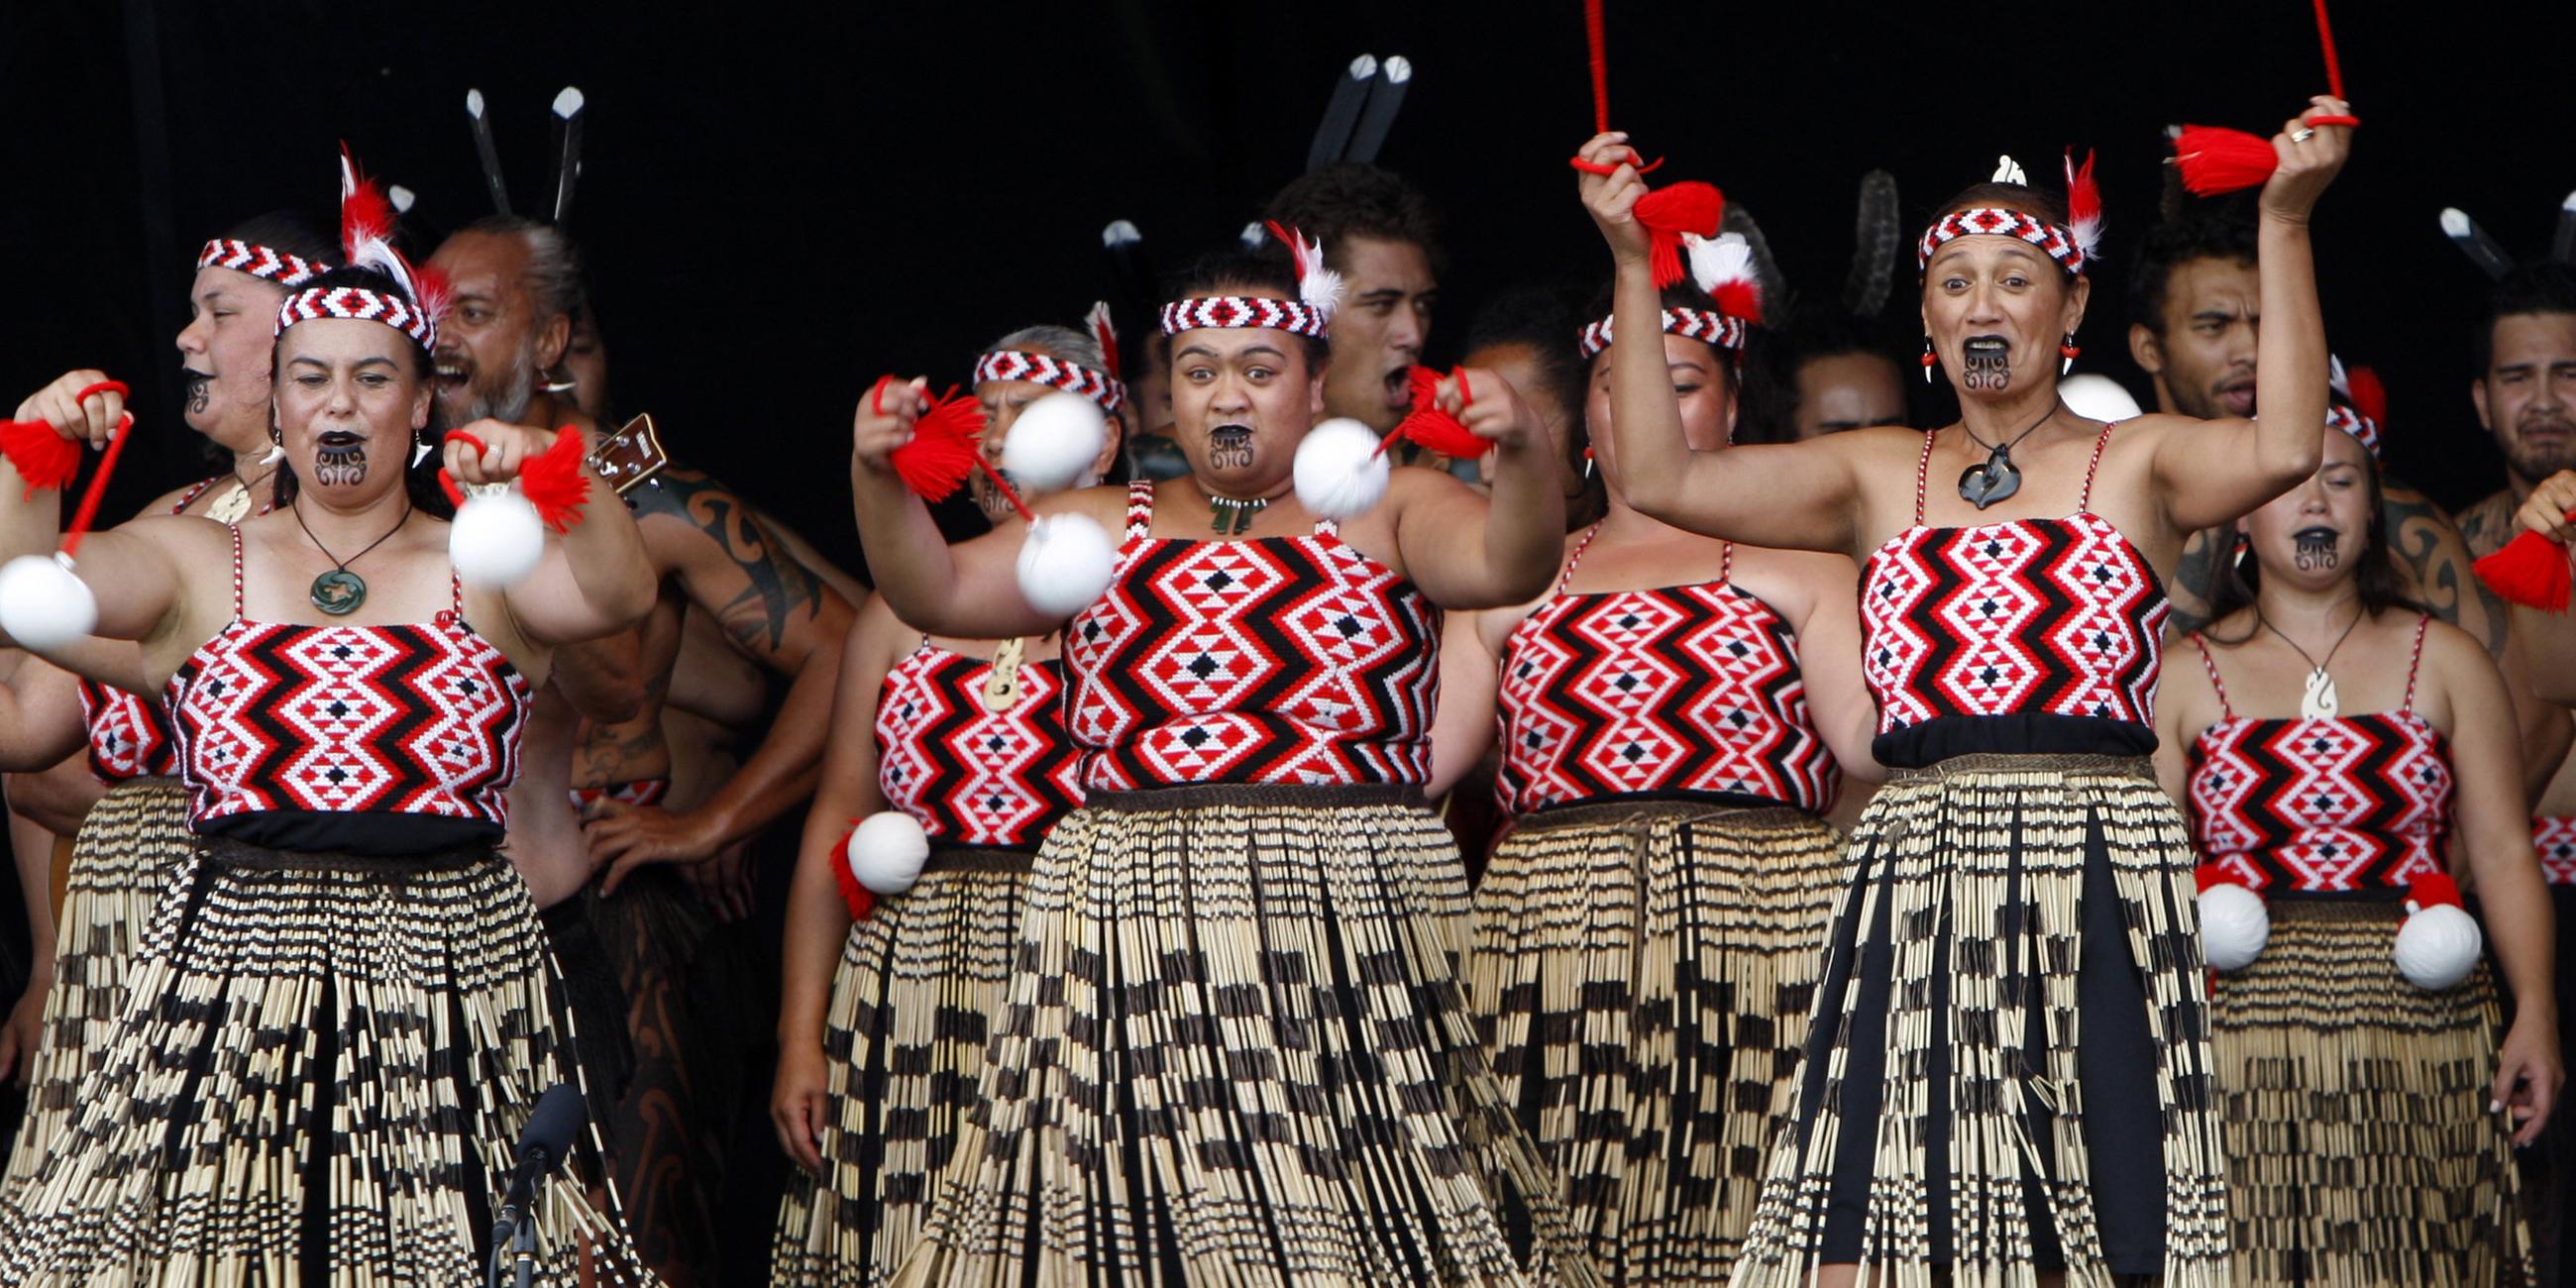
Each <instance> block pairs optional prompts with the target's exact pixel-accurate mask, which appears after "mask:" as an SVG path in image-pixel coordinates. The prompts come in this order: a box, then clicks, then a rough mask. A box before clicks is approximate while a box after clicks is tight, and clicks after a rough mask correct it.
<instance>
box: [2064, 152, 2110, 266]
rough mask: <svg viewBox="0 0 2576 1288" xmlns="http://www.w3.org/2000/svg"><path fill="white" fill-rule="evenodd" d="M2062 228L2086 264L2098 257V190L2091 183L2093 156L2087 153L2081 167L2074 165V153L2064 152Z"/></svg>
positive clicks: (2098, 186) (2100, 220) (2099, 242)
mask: <svg viewBox="0 0 2576 1288" xmlns="http://www.w3.org/2000/svg"><path fill="white" fill-rule="evenodd" d="M2066 224H2067V230H2068V231H2069V232H2072V233H2074V234H2075V246H2076V249H2078V250H2081V251H2083V252H2084V259H2085V262H2086V263H2092V262H2094V261H2096V260H2098V259H2100V258H2101V255H2102V188H2101V185H2100V184H2097V183H2095V182H2094V181H2093V153H2092V151H2091V150H2090V149H2087V150H2086V151H2085V153H2084V164H2083V166H2082V167H2081V168H2078V167H2077V166H2076V164H2075V149H2073V148H2068V149H2067V150H2066Z"/></svg>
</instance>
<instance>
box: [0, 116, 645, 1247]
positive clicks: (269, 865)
mask: <svg viewBox="0 0 2576 1288" xmlns="http://www.w3.org/2000/svg"><path fill="white" fill-rule="evenodd" d="M343 167H344V169H343V176H344V183H345V187H344V191H345V193H346V195H347V200H348V207H347V211H346V213H345V217H344V234H345V240H346V242H347V246H346V250H347V252H348V255H347V259H346V260H345V261H344V262H345V263H346V264H347V265H349V266H348V267H343V268H339V269H335V270H333V271H331V272H328V273H325V274H322V275H321V276H319V277H316V278H314V279H313V280H312V281H310V282H308V283H306V284H305V285H304V286H303V287H302V288H301V289H299V290H298V291H297V292H295V293H294V294H291V295H289V296H288V297H287V298H286V300H285V302H284V304H283V306H282V307H281V309H280V310H279V312H278V313H277V315H276V318H277V327H278V331H277V342H276V369H277V371H278V373H279V374H278V378H277V385H276V394H275V398H274V402H275V416H276V420H275V424H276V426H277V429H278V438H277V440H276V441H277V445H278V446H279V447H280V448H281V449H282V450H283V452H284V459H283V460H282V461H281V462H280V463H279V472H278V479H279V487H278V497H279V503H278V506H277V508H276V509H275V510H273V511H271V512H270V513H268V514H264V515H255V516H252V517H249V518H246V519H244V520H243V521H242V523H241V524H240V525H239V526H238V527H234V528H227V527H226V526H225V525H222V524H218V523H214V522H210V521H207V520H204V519H200V518H196V517H192V516H174V517H155V518H146V519H141V520H137V521H135V522H133V523H130V524H128V525H126V526H124V527H122V528H119V529H116V530H114V531H111V532H105V533H99V534H95V535H92V536H90V537H89V538H88V540H87V543H86V544H85V545H83V546H82V547H81V550H80V563H79V564H78V567H77V576H78V578H79V583H80V584H79V585H78V586H71V587H67V588H66V589H65V590H64V591H63V593H64V594H66V595H71V594H76V593H78V592H79V591H80V590H81V589H82V588H83V587H85V588H86V590H87V593H88V594H89V595H91V596H93V597H94V599H95V603H96V611H97V633H98V634H100V635H102V636H104V637H107V638H110V639H124V640H132V641H136V642H137V643H138V644H139V645H140V649H139V655H140V663H139V664H140V667H141V670H142V673H143V675H144V677H145V679H147V680H148V681H149V683H150V684H151V686H152V688H153V689H154V690H156V691H158V692H161V693H162V694H163V697H164V701H165V703H166V705H167V707H168V709H169V711H170V714H171V717H172V723H173V728H174V729H175V731H176V733H177V735H178V746H177V761H178V765H179V768H180V771H181V774H182V776H183V778H184V780H185V782H186V783H187V786H188V791H189V826H190V829H191V830H192V831H193V832H194V833H195V834H196V837H197V848H196V852H195V853H194V854H193V855H192V856H191V857H190V858H189V859H187V860H186V861H185V862H184V863H183V864H182V866H181V867H180V869H179V870H178V871H177V872H176V873H175V874H174V876H173V878H172V882H171V890H170V893H169V895H168V897H166V898H164V899H163V900H161V902H160V903H159V905H158V906H157V907H156V908H155V910H154V913H153V917H152V920H151V922H150V924H149V926H148V928H147V929H146V930H145V932H144V936H143V941H142V944H141V946H140V947H139V949H138V950H137V953H136V960H135V965H134V967H133V974H132V976H131V978H130V984H129V987H130V990H131V991H130V994H129V996H128V998H127V1000H126V1003H125V1005H124V1007H123V1009H122V1010H121V1011H120V1012H119V1014H118V1016H117V1018H116V1021H115V1023H114V1025H113V1027H112V1029H111V1031H110V1033H109V1036H108V1038H107V1046H108V1051H107V1053H106V1054H105V1056H104V1058H103V1064H102V1067H101V1068H100V1069H99V1071H98V1072H97V1074H96V1075H95V1076H94V1078H93V1079H92V1080H91V1082H90V1084H89V1086H87V1087H86V1088H85V1089H84V1094H83V1103H82V1104H81V1106H80V1109H79V1112H78V1116H77V1118H76V1119H75V1121H74V1123H73V1125H72V1127H71V1129H70V1132H69V1134H68V1136H67V1137H66V1138H65V1139H63V1140H61V1141H59V1142H58V1143H57V1145H56V1147H55V1149H54V1151H53V1152H52V1153H51V1155H50V1156H48V1157H47V1158H46V1159H45V1160H44V1161H43V1163H42V1165H41V1166H40V1167H39V1168H38V1170H37V1171H36V1173H35V1175H34V1176H33V1177H32V1178H30V1179H29V1180H28V1181H27V1182H26V1183H24V1184H23V1185H20V1186H18V1187H16V1188H15V1189H14V1190H13V1191H12V1193H11V1194H10V1195H9V1200H8V1203H7V1205H6V1209H5V1212H0V1278H5V1279H7V1280H8V1281H9V1282H12V1283H29V1284H89V1283H97V1282H102V1281H106V1280H124V1279H127V1278H130V1277H131V1278H146V1279H158V1278H167V1277H169V1276H171V1275H172V1274H173V1273H174V1271H180V1270H184V1271H187V1272H188V1273H189V1275H190V1276H191V1277H194V1276H198V1275H203V1276H217V1277H227V1278H230V1277H241V1278H248V1279H257V1280H260V1281H263V1282H272V1283H286V1282H303V1281H306V1280H307V1279H308V1278H312V1279H318V1278H322V1277H330V1278H333V1279H374V1280H411V1279H417V1278H432V1279H436V1280H439V1281H441V1282H447V1283H466V1282H473V1281H476V1280H477V1279H479V1278H480V1277H481V1274H482V1271H483V1269H484V1267H485V1265H486V1264H487V1262H488V1259H489V1257H490V1255H491V1252H492V1249H491V1247H490V1246H489V1244H490V1242H491V1235H492V1229H491V1226H492V1221H493V1219H494V1214H493V1211H492V1205H493V1202H494V1196H496V1195H497V1194H499V1193H500V1191H501V1188H502V1185H501V1182H502V1180H503V1178H504V1177H505V1175H506V1173H507V1172H508V1170H509V1168H510V1165H511V1161H512V1157H511V1156H512V1150H513V1142H514V1140H515V1139H516V1138H517V1136H518V1135H519V1132H520V1129H521V1128H522V1127H523V1126H524V1125H525V1124H526V1122H527V1119H528V1115H529V1111H530V1108H531V1106H532V1105H533V1104H534V1102H535V1101H536V1099H537V1097H538V1095H539V1093H541V1092H543V1091H545V1090H546V1089H548V1088H549V1087H551V1086H554V1085H556V1084H559V1083H563V1082H567V1081H571V1080H573V1079H574V1078H575V1077H576V1076H577V1075H576V1072H575V1066H574V1064H573V1061H572V1059H571V1038H572V1033H571V1030H570V1026H569V1022H568V1020H567V1018H566V1016H565V1014H564V1012H563V1009H562V1005H561V999H560V996H559V993H558V987H559V986H558V985H557V983H556V982H555V980H554V978H553V974H552V969H551V967H550V965H549V962H548V960H547V955H546V951H545V945H544V940H543V937H542V934H541V932H540V931H539V929H538V926H537V922H536V918H535V911H534V908H533V907H532V906H531V905H530V902H529V900H528V895H527V890H526V886H525V885H524V883H523V882H521V880H520V879H519V877H518V875H517V873H515V872H514V871H513V870H512V869H511V868H510V867H509V865H508V864H507V863H506V862H505V861H504V860H502V859H501V857H500V856H499V855H498V854H497V853H496V852H495V851H494V849H493V846H494V845H495V844H496V843H497V842H498V841H499V840H500V838H501V835H502V831H503V827H504V824H505V818H506V809H505V806H504V804H503V801H502V795H501V794H502V792H503V790H504V789H505V788H506V787H507V786H508V785H509V781H510V779H511V777H512V776H513V774H514V773H515V771H516V768H517V764H518V752H519V742H518V739H519V731H520V725H521V722H522V721H523V720H524V719H525V716H526V710H527V703H528V697H529V693H530V689H531V686H532V684H533V683H536V682H541V681H542V679H543V677H544V676H545V674H546V671H547V667H548V664H549V662H550V661H551V654H552V651H553V649H554V648H555V647H556V646H558V645H559V644H561V643H563V642H566V641H571V640H577V639H582V638H587V637H590V636H594V635H598V634H602V633H604V632H608V631H612V630H616V629H621V628H623V627H625V626H627V625H629V624H631V623H632V622H633V621H635V620H636V619H638V618H640V617H641V616H642V614H643V613H644V611H645V609H646V608H647V607H648V606H649V604H650V602H651V572H650V569H649V567H648V566H647V565H646V563H645V561H644V555H643V548H642V543H641V541H640V540H639V539H638V538H637V536H636V533H635V529H634V525H633V524H632V522H631V521H629V520H628V519H627V517H626V515H625V512H624V508H623V507H622V506H619V505H618V504H616V502H615V499H614V497H613V495H612V494H611V493H609V491H608V490H607V488H606V486H605V485H604V484H602V483H601V482H599V481H598V480H597V479H596V478H595V477H591V476H589V475H588V474H587V473H586V472H585V471H582V470H580V468H579V462H578V457H577V456H568V455H567V454H565V453H560V452H558V453H555V454H554V455H552V456H548V455H547V453H548V451H549V450H550V449H551V446H552V440H553V438H554V436H553V435H552V434H550V433H548V432H546V431H543V430H532V429H526V428H521V427H517V426H510V425H504V424H500V423H498V422H478V423H477V424H475V425H473V426H470V427H469V429H470V431H471V433H472V436H473V439H474V440H475V442H474V443H468V442H467V441H466V440H465V439H464V438H463V437H462V436H460V437H458V438H456V439H454V440H451V441H450V442H449V443H448V444H447V447H446V452H445V456H446V467H447V469H448V470H449V471H451V472H452V474H453V475H454V477H455V478H456V479H457V480H458V481H459V482H462V483H465V484H468V485H484V484H492V483H498V482H503V481H507V480H511V479H514V478H521V477H523V469H524V470H525V475H524V477H527V478H530V479H535V478H537V477H539V476H543V477H545V478H546V479H547V480H548V481H549V482H550V483H552V484H553V487H551V488H550V489H548V490H549V492H550V493H551V494H552V495H553V496H555V497H557V498H565V497H577V498H580V501H579V503H578V504H577V505H573V506H567V507H565V508H563V509H560V510H558V511H557V513H556V516H555V517H556V522H557V523H558V524H559V525H562V526H563V529H564V530H563V532H562V535H561V536H559V537H547V538H546V539H545V541H544V544H543V548H542V552H541V558H540V559H539V562H538V564H537V567H536V568H535V570H534V571H533V574H532V575H531V576H530V577H529V578H528V579H527V580H525V581H523V582H521V583H520V584H518V585H517V586H515V587H513V588H510V589H508V590H499V589H488V588H477V589H471V590H469V589H466V588H464V587H462V586H461V585H460V584H459V583H458V582H457V580H456V578H455V576H454V575H453V573H452V572H451V571H450V570H449V568H448V566H447V563H448V560H447V546H448V533H449V526H448V524H447V523H446V522H445V521H444V520H442V519H439V518H437V517H435V507H436V502H437V501H438V499H439V492H438V489H437V487H436V485H435V484H434V483H432V482H431V478H430V475H428V474H426V473H423V472H421V471H420V470H418V469H411V470H406V468H405V462H406V461H414V460H418V459H420V458H421V457H423V456H425V455H426V454H427V453H426V452H424V451H422V450H421V449H423V448H424V447H426V446H428V444H427V441H426V439H425V438H423V437H422V435H423V434H424V431H425V430H426V429H427V428H428V425H429V422H430V409H431V394H430V384H429V382H430V358H429V350H430V346H431V345H432V343H433V342H434V339H435V331H436V321H435V319H436V317H437V314H438V312H439V306H440V301H439V299H438V297H437V295H436V294H435V293H433V292H430V291H424V290H423V289H421V286H420V285H419V279H417V278H416V277H415V276H414V275H413V273H412V271H411V269H410V267H409V266H408V265H407V264H405V263H404V262H403V261H402V259H401V257H400V256H399V255H398V254H396V253H395V252H394V251H393V249H392V247H391V246H390V244H389V243H388V237H389V235H390V228H391V218H390V211H389V210H387V209H386V207H385V204H384V201H383V198H382V197H381V196H377V195H375V193H374V191H373V187H372V184H363V185H362V184H361V183H360V182H359V181H358V180H357V179H356V177H355V169H354V166H352V165H350V164H349V163H348V162H346V160H345V159H344V161H343ZM83 382H84V376H83V375H82V374H81V373H75V374H74V375H72V376H68V377H65V378H64V379H63V380H61V381H57V382H56V383H55V384H54V385H53V386H50V387H48V388H47V389H46V390H45V391H43V392H41V393H40V394H38V395H37V396H36V397H34V398H32V399H30V400H29V402H28V403H27V404H26V405H25V406H24V407H23V408H22V409H21V411H20V413H19V415H18V419H19V420H20V421H21V422H26V421H30V420H37V419H41V420H43V421H45V422H48V423H49V424H51V425H52V426H54V427H56V428H57V429H58V431H59V432H60V434H61V435H62V436H63V437H65V438H74V439H78V438H87V439H89V440H91V441H92V442H98V441H101V440H104V439H107V438H108V437H109V436H110V434H111V428H110V427H111V426H112V425H114V424H115V423H116V422H117V421H118V419H119V413H120V411H121V399H120V398H119V397H117V396H116V395H115V394H114V393H113V392H112V391H107V392H101V391H96V390H92V389H89V388H87V387H85V385H84V383H83ZM32 468H34V465H33V463H32V462H30V461H28V460H26V459H22V458H21V457H19V456H16V455H12V456H11V457H10V458H9V462H8V465H7V467H6V468H0V553H5V554H8V555H13V556H14V555H32V554H38V553H40V552H43V551H46V550H49V549H51V547H52V546H53V544H54V530H55V527H56V520H55V517H54V514H55V509H54V499H53V498H52V497H51V496H49V495H44V494H42V493H37V494H35V495H33V496H31V495H30V492H31V489H30V488H29V487H28V481H29V475H28V474H27V473H26V471H28V470H29V469H32ZM43 477H44V478H45V481H47V483H48V485H49V486H59V485H60V484H59V482H57V481H54V480H53V476H51V475H50V474H48V475H44V476H43ZM576 566H578V567H579V569H580V570H581V571H580V574H579V575H578V576H576V575H575V574H574V571H573V570H574V568H575V567H576ZM575 1153H576V1156H577V1157H578V1159H579V1161H580V1164H581V1170H582V1171H583V1173H584V1179H586V1180H589V1181H592V1182H597V1181H599V1180H601V1179H603V1177H604V1173H603V1171H602V1169H601V1166H600V1159H599V1157H598V1153H597V1150H596V1148H595V1147H583V1148H577V1149H576V1151H575ZM531 1219H533V1220H534V1221H536V1222H537V1229H538V1230H539V1232H540V1234H541V1240H542V1251H543V1264H542V1274H543V1279H544V1282H547V1283H554V1284H569V1283H573V1282H576V1281H581V1282H591V1281H597V1280H605V1281H608V1282H639V1281H642V1280H644V1279H645V1278H646V1276H645V1275H643V1273H642V1272H641V1270H640V1267H639V1265H638V1263H637V1261H636V1259H635V1256H634V1253H633V1250H632V1248H631V1247H629V1246H628V1244H627V1241H626V1236H625V1234H624V1233H623V1231H622V1230H621V1229H620V1228H619V1227H618V1224H617V1222H616V1220H615V1218H614V1216H613V1215H612V1214H610V1213H608V1212H604V1211H601V1210H599V1209H597V1208H595V1207H593V1206H592V1204H591V1202H590V1200H589V1199H588V1198H587V1197H586V1193H585V1187H584V1185H583V1184H580V1183H576V1182H572V1181H566V1182H561V1183H558V1184H555V1185H553V1186H550V1187H548V1189H547V1191H546V1196H545V1199H544V1201H543V1202H542V1204H541V1205H540V1206H539V1207H538V1208H537V1209H536V1210H535V1211H534V1213H533V1214H532V1218H531Z"/></svg>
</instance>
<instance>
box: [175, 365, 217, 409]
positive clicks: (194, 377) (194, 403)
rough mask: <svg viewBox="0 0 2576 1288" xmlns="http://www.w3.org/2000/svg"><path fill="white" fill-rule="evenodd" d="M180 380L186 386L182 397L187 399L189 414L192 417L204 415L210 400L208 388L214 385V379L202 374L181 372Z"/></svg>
mask: <svg viewBox="0 0 2576 1288" xmlns="http://www.w3.org/2000/svg"><path fill="white" fill-rule="evenodd" d="M179 379H180V380H181V382H182V383H183V385H184V389H183V390H182V393H181V396H182V397H184V398H185V399H187V402H188V414H189V415H191V416H202V415H204V414H205V412H206V403H207V401H208V399H209V395H208V393H207V387H208V386H209V385H211V384H212V383H214V377H212V376H209V375H205V374H204V373H202V372H196V371H181V372H180V373H179Z"/></svg>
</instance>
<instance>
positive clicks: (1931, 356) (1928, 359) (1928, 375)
mask: <svg viewBox="0 0 2576 1288" xmlns="http://www.w3.org/2000/svg"><path fill="white" fill-rule="evenodd" d="M1940 360H1941V355H1939V354H1937V353H1934V352H1932V337H1930V336H1928V335H1927V336H1925V337H1923V383H1925V384H1927V385H1928V384H1930V383H1932V365H1933V364H1934V363H1936V362H1939V361H1940Z"/></svg>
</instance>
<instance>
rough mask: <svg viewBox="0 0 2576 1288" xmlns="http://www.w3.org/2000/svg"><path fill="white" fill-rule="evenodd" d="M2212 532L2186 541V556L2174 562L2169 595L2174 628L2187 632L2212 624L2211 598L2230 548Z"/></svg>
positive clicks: (2192, 535) (2215, 591) (2196, 534)
mask: <svg viewBox="0 0 2576 1288" xmlns="http://www.w3.org/2000/svg"><path fill="white" fill-rule="evenodd" d="M2211 531H2214V530H2208V531H2201V532H2195V533H2193V534H2191V536H2190V537H2188V538H2186V539H2185V540H2184V541H2183V543H2182V558H2181V559H2179V560H2177V561H2176V562H2175V564H2174V576H2173V585H2172V587H2171V589H2170V591H2169V593H2168V594H2167V595H2166V596H2165V598H2166V600H2167V602H2169V603H2171V604H2172V605H2173V617H2172V622H2173V629H2175V630H2176V631H2179V632H2182V633H2185V634H2189V633H2190V632H2192V631H2196V630H2199V629H2200V628H2202V627H2204V626H2207V625H2209V605H2210V601H2211V599H2212V598H2213V597H2214V596H2215V595H2216V594H2217V592H2218V579H2219V577H2220V576H2221V575H2222V573H2223V570H2222V569H2221V568H2220V566H2219V560H2220V559H2221V558H2223V557H2224V556H2225V555H2226V554H2227V553H2228V551H2229V549H2230V546H2229V544H2228V543H2227V542H2224V541H2220V540H2218V539H2217V538H2216V537H2214V536H2212V535H2211Z"/></svg>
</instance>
